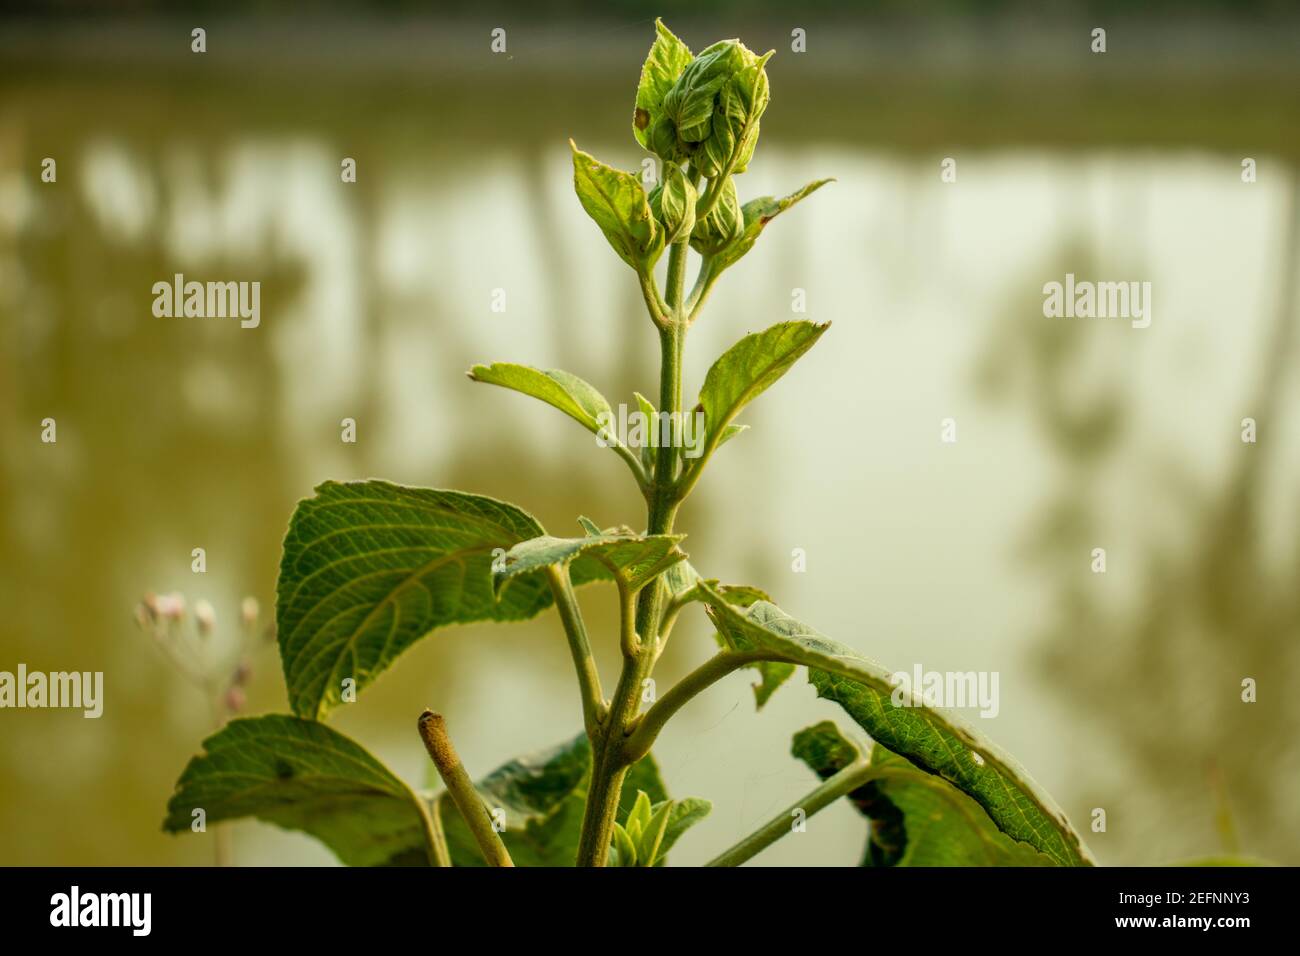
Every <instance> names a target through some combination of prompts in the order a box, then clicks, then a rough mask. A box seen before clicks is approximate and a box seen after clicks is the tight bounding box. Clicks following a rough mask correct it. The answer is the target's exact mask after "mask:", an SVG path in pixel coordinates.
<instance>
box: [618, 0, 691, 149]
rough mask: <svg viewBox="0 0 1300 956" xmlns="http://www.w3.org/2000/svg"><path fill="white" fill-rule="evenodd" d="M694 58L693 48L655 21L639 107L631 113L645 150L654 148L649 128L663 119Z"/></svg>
mask: <svg viewBox="0 0 1300 956" xmlns="http://www.w3.org/2000/svg"><path fill="white" fill-rule="evenodd" d="M692 59H694V57H693V56H692V54H691V51H690V48H689V47H688V46H687V45H686V44H685V43H683V42H682V41H681V40H679V39H677V37H675V36H673V33H672V31H671V30H669V29H668V28H667V27H666V26H664V23H663V21H662V20H655V42H654V43H653V44H651V46H650V54H649V55H648V56H647V57H646V60H645V65H644V66H642V67H641V82H640V83H638V84H637V88H636V108H635V109H634V110H633V111H632V133H633V135H634V136H636V141H637V142H638V143H640V144H641V145H642V146H643V147H644V148H646V149H652V148H653V147H652V145H651V140H650V129H651V127H652V126H653V125H654V124H655V123H657V122H660V121H661V120H663V119H664V108H663V105H664V97H665V96H666V95H668V91H669V90H670V89H672V85H673V84H674V83H676V82H677V78H678V77H679V76H681V75H682V71H683V70H684V69H686V66H687V64H688V63H690V62H691V60H692ZM663 158H664V159H665V160H670V161H671V160H675V159H676V158H677V157H676V156H674V155H672V154H671V153H670V154H669V155H667V156H664V157H663Z"/></svg>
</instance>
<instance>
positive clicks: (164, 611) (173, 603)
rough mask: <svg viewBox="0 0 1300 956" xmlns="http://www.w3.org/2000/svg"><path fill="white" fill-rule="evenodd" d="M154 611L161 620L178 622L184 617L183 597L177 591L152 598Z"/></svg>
mask: <svg viewBox="0 0 1300 956" xmlns="http://www.w3.org/2000/svg"><path fill="white" fill-rule="evenodd" d="M154 611H155V612H156V613H157V615H158V616H159V617H161V618H164V619H166V620H169V621H179V620H180V619H181V618H183V617H184V616H185V596H184V595H182V594H181V593H180V592H179V591H173V592H172V593H171V594H162V595H159V596H158V597H156V598H154Z"/></svg>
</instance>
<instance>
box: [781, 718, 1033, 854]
mask: <svg viewBox="0 0 1300 956" xmlns="http://www.w3.org/2000/svg"><path fill="white" fill-rule="evenodd" d="M791 752H792V753H793V754H794V756H795V757H798V758H799V759H800V760H802V761H804V763H806V764H807V765H808V766H809V767H810V768H811V769H812V770H813V771H814V772H815V773H816V774H817V775H818V777H820V778H821V779H823V780H825V779H827V778H828V777H830V776H832V775H834V774H835V773H836V772H838V771H839V770H841V769H843V768H844V767H845V766H847V765H848V764H850V763H852V762H853V761H855V760H858V759H860V756H861V755H860V753H859V751H858V748H857V747H856V746H855V745H854V744H853V743H852V742H850V741H849V740H847V739H845V738H844V737H843V735H841V734H840V732H839V729H838V728H837V727H836V726H835V725H834V724H833V723H831V722H830V721H823V722H822V723H820V724H817V725H815V726H813V727H809V728H807V729H806V730H802V731H800V732H799V733H798V734H796V735H795V738H794V744H793V746H792V748H791ZM871 766H872V767H878V768H880V769H881V770H882V771H885V773H884V774H883V775H882V776H881V777H880V778H878V779H876V780H872V781H870V782H868V783H866V784H864V785H863V786H861V787H859V788H858V789H857V790H854V791H853V792H852V793H850V794H849V795H848V799H849V801H850V802H851V803H852V804H853V805H854V806H855V807H857V809H858V812H859V813H861V814H862V815H863V816H865V817H867V818H868V819H869V820H870V821H871V825H870V828H869V837H868V840H867V846H866V850H865V852H864V854H863V859H862V865H863V866H1051V865H1053V861H1052V860H1051V859H1050V858H1049V857H1047V856H1045V855H1044V854H1042V853H1040V852H1039V851H1037V850H1035V849H1034V848H1033V847H1031V846H1029V845H1028V844H1026V843H1020V842H1018V841H1016V840H1013V839H1011V838H1010V837H1009V836H1007V835H1006V834H1005V833H1003V832H1002V831H1000V830H999V829H998V828H997V826H996V825H995V824H994V823H993V821H992V820H991V819H989V815H988V814H987V813H985V812H984V808H983V807H981V806H980V805H979V804H978V803H976V802H975V801H974V800H972V799H971V798H970V797H968V796H966V795H965V794H964V793H962V792H961V791H960V790H958V789H957V788H956V787H954V786H952V784H950V783H948V782H947V781H946V780H944V779H943V778H942V777H939V776H936V775H935V774H931V773H925V772H923V771H921V770H918V769H917V768H916V767H915V766H914V765H913V764H912V763H911V762H910V761H908V760H907V759H905V758H903V757H900V756H898V755H897V754H895V753H891V752H890V751H888V750H886V749H885V748H884V747H881V746H880V745H879V744H877V745H875V746H874V747H873V748H872V752H871Z"/></svg>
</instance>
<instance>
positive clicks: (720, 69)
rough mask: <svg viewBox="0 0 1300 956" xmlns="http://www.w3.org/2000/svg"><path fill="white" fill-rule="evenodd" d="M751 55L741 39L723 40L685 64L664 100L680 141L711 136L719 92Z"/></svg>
mask: <svg viewBox="0 0 1300 956" xmlns="http://www.w3.org/2000/svg"><path fill="white" fill-rule="evenodd" d="M752 59H753V54H752V53H750V51H749V50H747V49H745V47H744V45H743V44H741V43H740V42H739V41H738V40H720V41H718V42H717V43H715V44H713V45H712V46H710V47H707V48H705V49H704V50H702V51H700V55H699V56H697V57H696V58H695V59H693V60H692V61H691V62H690V63H688V64H687V65H686V69H684V70H683V71H682V75H681V76H679V77H678V78H677V81H676V82H675V83H674V84H673V85H672V88H671V89H670V90H668V92H667V94H665V96H664V102H663V105H664V112H665V113H666V114H667V116H668V118H669V119H670V120H671V121H672V125H673V127H674V128H675V129H676V131H677V139H678V140H679V142H681V143H684V144H687V145H688V146H689V145H690V144H697V143H701V142H703V141H704V140H706V139H708V137H709V134H710V133H711V132H712V131H713V115H714V110H715V109H716V107H717V99H718V94H719V93H720V92H721V91H722V88H723V87H725V86H726V85H727V83H729V82H730V81H731V78H732V76H733V75H734V74H736V73H738V72H740V71H741V70H743V69H744V68H745V67H746V66H747V65H748V64H749V63H750V62H752ZM691 148H694V147H693V146H692V147H691Z"/></svg>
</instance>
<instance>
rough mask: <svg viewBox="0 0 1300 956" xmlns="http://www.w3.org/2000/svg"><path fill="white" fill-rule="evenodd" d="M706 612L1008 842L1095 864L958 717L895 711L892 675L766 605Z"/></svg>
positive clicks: (1022, 776) (713, 601) (717, 605)
mask: <svg viewBox="0 0 1300 956" xmlns="http://www.w3.org/2000/svg"><path fill="white" fill-rule="evenodd" d="M701 586H702V587H704V588H706V589H709V590H712V589H710V588H709V585H707V584H703V585H701ZM708 609H709V615H710V617H712V619H713V621H714V623H715V624H717V626H718V627H719V629H720V630H722V631H724V632H725V633H726V634H727V636H728V638H729V639H730V640H733V641H748V642H751V643H752V644H753V645H755V646H757V647H762V648H766V649H768V650H770V651H772V652H773V653H775V654H778V655H780V656H781V657H783V658H785V659H787V660H789V661H790V662H793V663H796V664H803V665H806V666H807V667H808V679H809V682H810V683H811V684H812V685H813V686H814V687H815V688H816V689H817V694H818V696H819V697H825V698H827V699H828V700H832V701H834V702H835V703H837V704H839V705H840V706H841V707H843V708H844V710H845V711H846V712H847V713H848V714H849V716H850V717H852V718H853V719H854V720H855V721H856V722H857V724H858V726H860V727H861V728H862V729H863V730H865V731H866V732H867V733H868V734H870V735H871V737H872V739H873V740H875V741H876V742H877V743H879V744H881V745H883V746H884V747H886V748H888V749H889V750H891V751H893V752H894V753H897V754H899V755H900V756H903V757H906V758H907V759H908V760H910V761H912V763H914V764H916V766H917V767H919V768H920V769H921V770H924V771H925V772H927V773H934V774H938V775H939V776H941V777H943V778H944V779H945V780H947V781H948V782H949V783H951V784H953V785H954V786H955V787H957V788H958V789H959V790H961V791H962V792H963V793H966V794H968V795H969V796H971V797H972V798H974V800H975V801H976V802H977V803H979V805H980V806H982V807H983V808H984V810H985V811H986V812H987V813H988V815H989V816H990V817H991V818H992V820H993V822H994V823H996V824H997V826H998V828H999V829H1000V830H1002V832H1003V833H1005V834H1007V836H1009V837H1011V838H1012V839H1014V840H1019V841H1021V842H1024V843H1028V844H1030V845H1031V846H1033V847H1034V848H1036V849H1038V850H1039V851H1041V852H1042V853H1045V854H1046V855H1047V856H1049V857H1051V858H1052V860H1054V861H1055V862H1057V863H1060V864H1064V865H1067V866H1073V865H1087V864H1090V863H1091V860H1090V859H1089V858H1088V856H1087V852H1086V850H1085V849H1084V848H1083V845H1082V842H1081V841H1080V839H1079V836H1078V834H1077V833H1075V832H1074V830H1073V829H1072V828H1071V827H1070V824H1069V822H1068V821H1067V820H1066V818H1065V814H1064V813H1062V812H1061V810H1060V809H1059V808H1058V807H1057V806H1056V805H1055V803H1053V802H1052V799H1051V798H1050V797H1048V796H1047V795H1046V794H1045V793H1043V792H1042V791H1040V790H1039V788H1038V787H1037V785H1036V784H1035V783H1034V782H1033V780H1032V779H1031V778H1030V776H1029V774H1028V773H1027V772H1026V771H1025V770H1024V768H1022V767H1021V766H1020V765H1019V764H1018V763H1017V762H1016V761H1015V760H1014V759H1013V758H1012V757H1011V756H1010V755H1008V754H1005V753H1003V752H1002V751H1001V750H1000V749H999V748H997V747H995V746H994V745H993V744H991V743H989V742H987V741H985V740H982V739H981V738H980V737H979V736H977V735H976V734H975V732H974V731H973V730H971V729H970V728H968V727H966V726H965V725H964V722H963V721H961V720H960V719H959V718H958V717H957V716H956V715H953V714H949V713H947V712H945V711H942V710H940V709H938V708H932V707H925V706H895V705H894V703H893V701H892V699H891V698H892V695H893V691H894V685H893V684H892V683H891V681H890V672H889V671H887V670H885V668H883V667H881V666H880V665H879V664H877V663H875V662H874V661H870V660H867V659H866V658H863V657H860V656H859V655H858V654H857V652H856V651H854V650H853V649H852V648H850V647H845V646H844V645H843V644H837V643H835V642H834V641H832V640H830V639H829V638H826V637H824V636H823V635H821V634H818V633H817V632H816V631H815V630H813V629H812V628H810V627H808V626H807V625H806V624H802V623H800V622H799V621H796V620H795V619H794V618H792V617H790V616H789V615H788V614H786V613H785V612H784V611H782V610H781V609H780V608H778V607H776V606H775V605H773V604H770V603H768V602H766V601H759V602H757V603H755V604H753V605H752V606H751V607H749V608H748V609H747V610H745V611H743V612H742V611H741V610H739V609H737V608H735V607H734V606H732V605H730V604H728V603H727V601H726V600H725V599H724V598H723V597H722V595H720V594H717V593H716V591H714V592H713V593H712V594H711V595H710V596H709V599H708Z"/></svg>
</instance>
